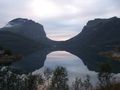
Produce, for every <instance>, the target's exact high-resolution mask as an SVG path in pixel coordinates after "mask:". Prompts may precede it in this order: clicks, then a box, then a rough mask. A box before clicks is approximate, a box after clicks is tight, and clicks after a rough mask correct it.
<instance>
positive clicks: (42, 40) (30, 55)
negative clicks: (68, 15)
mask: <svg viewBox="0 0 120 90" xmlns="http://www.w3.org/2000/svg"><path fill="white" fill-rule="evenodd" d="M0 46H4V47H6V48H9V49H11V50H13V51H14V52H15V53H16V52H17V53H22V54H23V55H24V56H25V55H27V56H25V58H24V59H23V60H22V61H19V62H15V63H13V66H18V67H19V66H20V67H22V68H23V69H26V70H28V71H29V72H32V71H34V70H36V69H39V68H41V67H43V65H44V61H45V59H46V55H47V54H48V53H50V52H52V51H56V50H64V51H68V52H70V53H72V54H74V55H76V56H78V57H79V58H81V59H82V60H83V62H84V64H85V65H87V67H88V69H89V70H93V71H99V65H100V64H101V63H104V62H109V63H111V65H112V67H114V68H113V72H120V70H119V68H120V61H115V60H113V58H111V56H109V58H108V57H106V56H105V55H103V54H104V53H105V52H111V51H112V52H115V53H117V54H118V53H119V52H120V51H119V49H120V18H117V17H112V18H109V19H95V20H91V21H88V23H87V24H86V26H85V27H84V28H83V30H82V32H81V33H79V34H78V35H77V36H75V37H73V38H71V39H69V40H67V41H59V42H57V41H52V40H50V39H49V38H47V37H46V33H45V31H44V28H43V26H42V25H41V24H38V23H36V22H34V21H32V20H28V19H22V18H18V19H14V20H12V21H10V22H9V23H8V24H7V25H6V26H5V27H3V28H1V29H0ZM101 53H102V54H101ZM112 54H114V53H112Z"/></svg>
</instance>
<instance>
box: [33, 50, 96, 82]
mask: <svg viewBox="0 0 120 90" xmlns="http://www.w3.org/2000/svg"><path fill="white" fill-rule="evenodd" d="M57 66H62V67H65V68H66V70H67V71H68V76H69V77H70V81H73V80H74V79H75V78H76V77H81V78H82V79H85V78H86V75H89V76H90V77H91V81H92V82H95V81H97V80H96V77H97V76H96V74H97V73H96V72H94V71H90V70H88V68H87V66H86V65H84V63H83V61H82V60H81V59H80V58H78V57H77V56H75V55H72V54H70V53H68V52H66V51H55V52H52V53H50V54H48V55H47V57H46V60H45V63H44V67H42V68H41V69H38V70H36V71H34V72H33V73H34V74H36V73H38V74H39V73H40V72H41V71H42V70H43V69H44V68H46V67H47V68H50V69H52V70H54V69H55V68H56V67H57Z"/></svg>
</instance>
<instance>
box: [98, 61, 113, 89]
mask: <svg viewBox="0 0 120 90" xmlns="http://www.w3.org/2000/svg"><path fill="white" fill-rule="evenodd" d="M111 72H112V68H111V66H110V64H109V63H103V64H101V65H100V72H99V74H98V79H99V81H100V83H99V85H100V88H101V89H102V90H109V87H110V85H111V79H112V77H113V75H112V73H111Z"/></svg>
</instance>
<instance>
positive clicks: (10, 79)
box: [0, 64, 120, 90]
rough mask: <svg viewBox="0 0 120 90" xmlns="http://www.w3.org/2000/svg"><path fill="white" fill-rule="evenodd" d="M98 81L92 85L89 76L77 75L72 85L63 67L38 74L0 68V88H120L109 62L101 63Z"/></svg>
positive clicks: (98, 89)
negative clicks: (19, 72)
mask: <svg viewBox="0 0 120 90" xmlns="http://www.w3.org/2000/svg"><path fill="white" fill-rule="evenodd" d="M98 79H99V82H98V84H96V85H92V84H91V82H90V76H88V75H87V76H86V80H84V81H83V80H81V78H79V77H77V78H76V79H75V81H74V82H73V83H72V85H69V83H68V80H69V78H68V74H67V71H66V69H65V68H64V67H57V68H56V69H55V70H54V71H52V70H50V69H49V68H47V69H45V70H44V72H43V73H41V74H39V75H33V74H31V73H29V74H21V75H20V74H15V73H13V72H12V71H11V69H10V68H9V67H1V68H0V90H120V82H119V80H118V79H119V78H117V79H116V78H115V77H114V75H113V74H112V73H111V67H110V65H109V64H102V65H101V68H100V72H99V74H98Z"/></svg>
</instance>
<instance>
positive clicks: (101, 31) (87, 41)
mask: <svg viewBox="0 0 120 90" xmlns="http://www.w3.org/2000/svg"><path fill="white" fill-rule="evenodd" d="M118 41H120V18H117V17H112V18H109V19H95V20H91V21H88V23H87V25H86V26H84V28H83V30H82V32H81V33H79V34H78V35H77V36H75V37H73V38H72V39H70V40H68V41H67V43H73V44H70V45H71V46H73V47H75V46H77V47H85V46H89V47H90V46H95V45H104V44H107V43H113V42H118Z"/></svg>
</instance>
